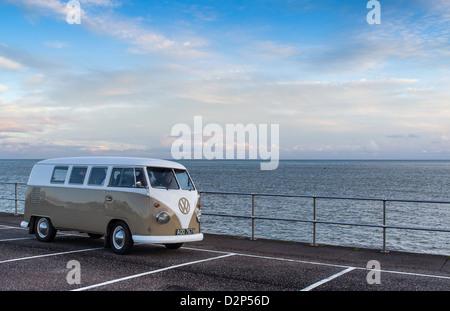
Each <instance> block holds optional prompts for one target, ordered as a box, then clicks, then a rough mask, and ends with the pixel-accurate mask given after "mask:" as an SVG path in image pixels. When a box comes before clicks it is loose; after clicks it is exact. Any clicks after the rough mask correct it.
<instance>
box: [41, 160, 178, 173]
mask: <svg viewBox="0 0 450 311" xmlns="http://www.w3.org/2000/svg"><path fill="white" fill-rule="evenodd" d="M36 164H48V165H130V166H134V165H136V166H153V167H168V168H177V169H184V170H185V169H186V168H185V167H184V166H183V165H181V164H180V163H177V162H173V161H168V160H160V159H152V158H131V157H69V158H57V159H48V160H43V161H39V162H38V163H36Z"/></svg>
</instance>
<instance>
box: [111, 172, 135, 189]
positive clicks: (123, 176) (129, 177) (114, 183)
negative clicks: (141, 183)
mask: <svg viewBox="0 0 450 311" xmlns="http://www.w3.org/2000/svg"><path fill="white" fill-rule="evenodd" d="M109 185H110V186H111V187H134V186H135V182H134V169H133V168H114V169H113V172H112V175H111V182H110V183H109Z"/></svg>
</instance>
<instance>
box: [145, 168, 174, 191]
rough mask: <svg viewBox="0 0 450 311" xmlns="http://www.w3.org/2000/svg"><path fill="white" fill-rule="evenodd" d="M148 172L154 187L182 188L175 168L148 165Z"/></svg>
mask: <svg viewBox="0 0 450 311" xmlns="http://www.w3.org/2000/svg"><path fill="white" fill-rule="evenodd" d="M147 173H148V178H149V180H150V185H151V186H152V188H160V189H180V188H179V186H178V183H177V179H176V178H175V175H174V173H173V170H172V169H170V168H164V167H147Z"/></svg>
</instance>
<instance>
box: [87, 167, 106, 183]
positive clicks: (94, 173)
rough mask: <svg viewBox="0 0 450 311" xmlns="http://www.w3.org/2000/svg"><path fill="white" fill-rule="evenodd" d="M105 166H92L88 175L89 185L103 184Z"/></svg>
mask: <svg viewBox="0 0 450 311" xmlns="http://www.w3.org/2000/svg"><path fill="white" fill-rule="evenodd" d="M107 171H108V168H107V167H93V168H92V169H91V175H90V176H89V181H88V185H89V186H103V185H104V184H105V179H106V172H107Z"/></svg>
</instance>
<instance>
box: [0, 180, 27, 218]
mask: <svg viewBox="0 0 450 311" xmlns="http://www.w3.org/2000/svg"><path fill="white" fill-rule="evenodd" d="M0 185H10V186H12V185H14V197H13V198H9V197H4V196H0V200H6V201H14V205H15V206H14V210H15V212H14V214H15V215H16V216H17V215H19V210H18V208H19V202H25V199H19V191H18V187H19V186H26V183H20V182H0Z"/></svg>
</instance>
